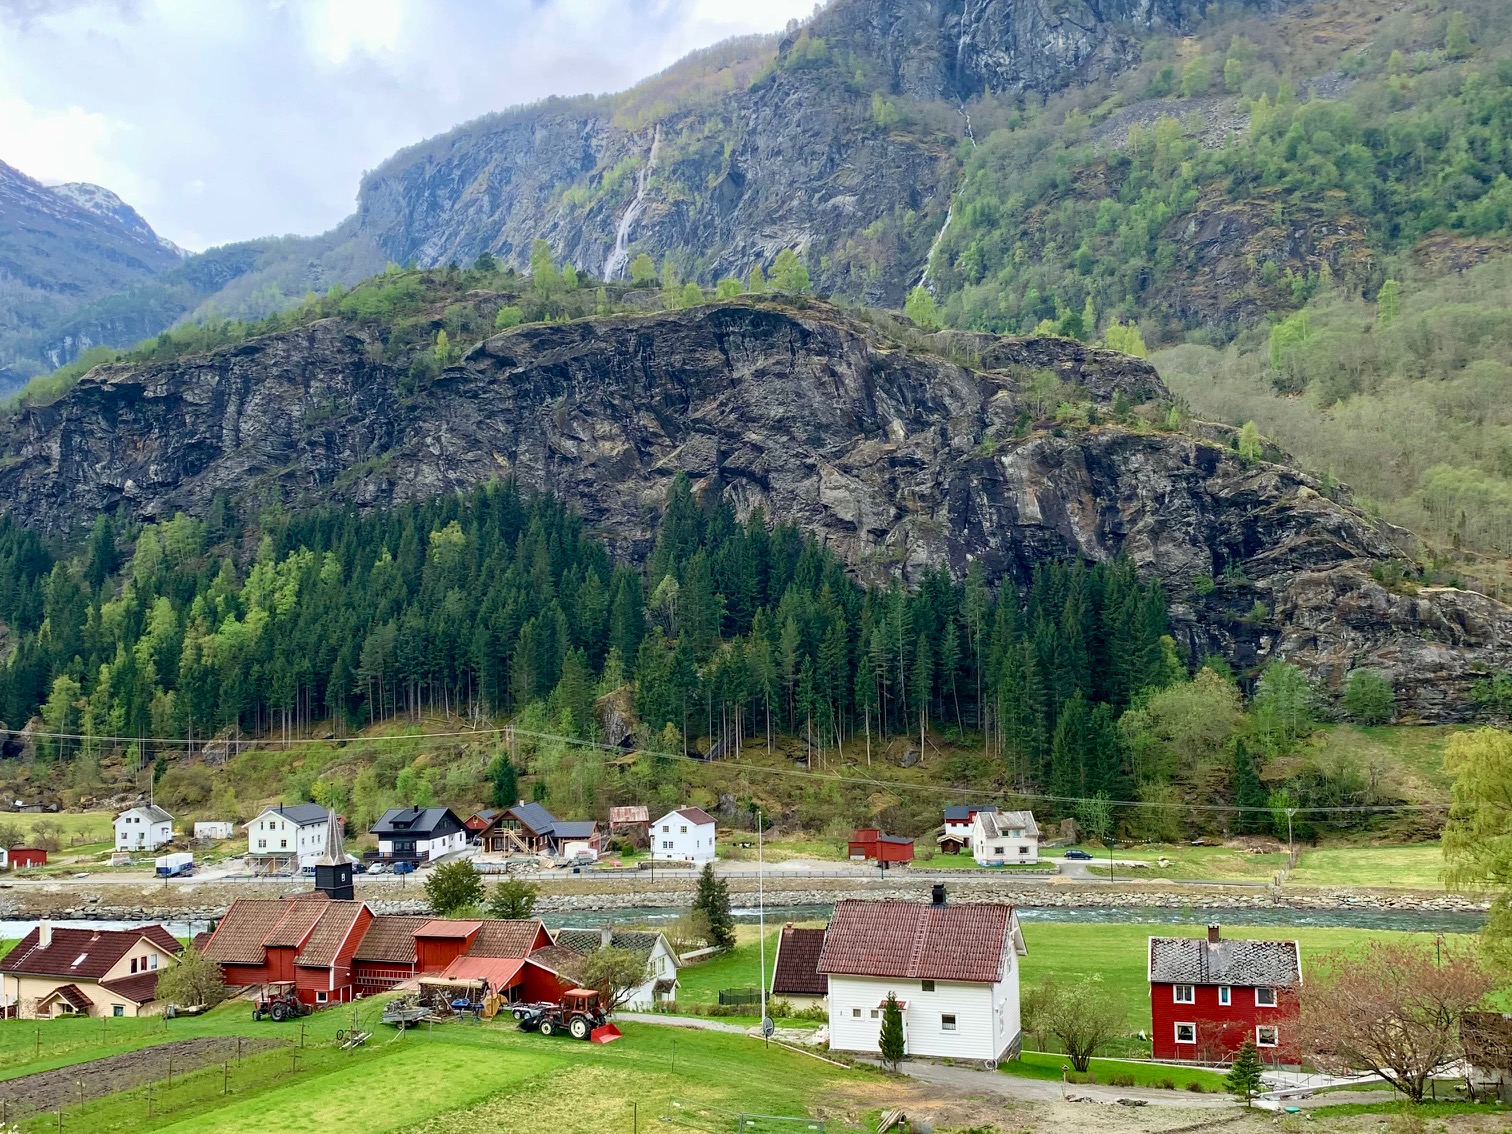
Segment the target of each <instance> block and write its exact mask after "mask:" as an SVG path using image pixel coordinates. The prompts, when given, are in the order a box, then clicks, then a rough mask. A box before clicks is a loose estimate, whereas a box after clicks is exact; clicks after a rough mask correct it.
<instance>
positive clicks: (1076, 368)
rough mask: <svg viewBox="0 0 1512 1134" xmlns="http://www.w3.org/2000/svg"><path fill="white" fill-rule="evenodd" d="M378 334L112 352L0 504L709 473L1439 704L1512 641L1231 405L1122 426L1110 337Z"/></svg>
mask: <svg viewBox="0 0 1512 1134" xmlns="http://www.w3.org/2000/svg"><path fill="white" fill-rule="evenodd" d="M371 346H372V344H371V343H370V341H369V339H368V337H367V335H366V334H365V333H364V332H361V331H358V330H355V329H353V328H351V327H348V326H345V325H343V324H341V323H339V322H337V321H334V320H329V321H326V322H322V323H317V324H315V325H313V326H310V327H308V328H305V329H303V330H300V331H295V332H288V333H284V334H279V335H273V336H269V337H267V338H264V339H260V340H257V341H254V342H250V343H247V344H244V345H242V346H238V347H235V348H228V349H225V350H222V351H219V352H217V353H215V354H212V355H209V356H207V357H204V358H200V359H193V360H182V361H179V362H175V363H165V364H159V365H148V366H144V367H141V368H139V369H127V368H124V367H104V368H100V369H98V370H96V371H95V372H94V373H93V374H92V375H91V376H89V377H88V378H86V379H85V380H84V381H82V382H81V383H80V384H79V385H78V386H77V387H76V388H75V389H74V390H73V391H71V392H70V393H69V394H68V395H66V396H65V397H64V398H62V399H61V400H60V401H58V402H57V403H55V404H53V405H51V406H46V407H39V408H34V409H28V410H26V411H24V412H23V413H21V414H20V415H18V416H17V417H15V418H14V419H12V420H11V421H10V422H9V423H8V425H7V427H6V429H5V431H4V434H3V438H0V502H3V504H4V506H5V508H6V509H7V510H8V511H9V512H10V513H11V514H12V515H13V516H14V517H15V518H16V519H18V520H19V521H21V522H23V523H28V524H33V525H36V526H39V527H42V528H45V529H47V530H50V531H65V530H70V529H76V528H78V527H80V526H81V525H83V524H87V523H88V522H89V520H90V519H91V518H92V517H93V516H94V515H95V514H96V513H98V512H100V511H103V510H111V509H115V508H117V507H124V508H125V509H126V510H127V511H128V512H130V513H132V514H135V515H137V516H140V517H143V518H152V517H166V516H168V515H171V514H172V513H173V512H175V511H177V510H180V509H182V510H186V511H189V512H197V511H200V510H202V509H204V508H205V507H206V506H207V505H208V503H209V501H210V499H211V497H212V495H213V494H214V493H216V492H218V491H225V492H227V493H229V494H230V496H231V497H232V498H233V499H235V500H237V501H242V502H245V503H246V504H247V505H248V506H250V505H251V504H252V503H254V502H258V503H260V502H264V501H271V500H279V501H282V502H284V503H287V504H289V505H295V506H297V505H300V504H304V503H312V502H317V501H326V500H330V499H335V500H338V501H347V502H349V503H351V504H353V505H355V506H358V507H363V508H366V507H372V506H378V505H382V504H386V503H389V502H393V501H403V500H413V499H419V498H423V497H427V496H431V495H434V494H436V493H439V492H446V491H451V490H454V489H459V488H464V487H467V486H470V485H473V484H476V483H479V482H481V481H486V480H489V479H493V478H498V477H503V476H514V477H517V478H518V479H519V480H520V481H521V482H522V483H523V484H525V485H527V486H530V487H532V488H536V489H541V490H545V491H549V492H553V493H557V494H559V495H560V496H562V497H563V498H564V499H566V500H568V501H569V502H570V503H571V504H572V505H573V506H574V507H576V508H578V509H579V510H581V511H582V513H583V514H584V515H585V516H586V518H587V519H588V521H589V523H590V524H591V526H592V527H593V528H594V529H595V530H597V531H598V532H600V533H601V534H603V535H604V536H605V537H606V538H607V539H609V541H610V542H611V543H612V544H613V545H614V546H616V547H617V548H619V549H620V550H621V551H625V552H633V551H637V550H643V549H644V548H645V547H646V545H647V541H648V538H649V517H651V516H653V515H654V514H655V513H656V510H657V509H658V507H659V506H660V503H661V501H662V500H663V498H664V494H665V491H666V488H667V485H668V484H669V483H670V481H671V479H672V477H673V476H674V475H675V474H676V473H677V472H679V471H683V470H686V471H688V472H689V473H690V474H692V475H693V476H694V477H695V478H696V479H697V481H698V483H699V484H700V486H702V487H705V488H713V487H718V488H720V489H721V490H722V491H723V492H724V493H725V494H726V495H727V497H728V498H729V499H730V500H731V501H732V502H733V503H734V504H735V505H736V507H737V508H738V510H739V511H741V512H742V513H748V512H749V511H750V510H751V509H754V508H756V507H763V508H765V509H767V511H768V512H769V514H772V515H775V516H777V517H780V518H783V519H787V520H792V521H795V522H797V523H800V524H801V525H803V526H804V527H805V528H807V529H808V530H810V531H812V532H814V533H815V534H816V535H817V536H818V538H820V539H821V540H823V541H824V542H825V543H827V544H828V545H829V546H830V547H832V548H833V549H835V550H836V551H837V552H838V553H839V554H841V555H843V556H844V557H845V558H846V559H847V560H848V561H849V562H850V563H852V564H853V565H854V567H855V569H856V570H857V572H858V573H860V574H861V575H863V576H865V577H869V578H878V577H884V576H886V575H887V574H889V573H891V572H894V571H901V572H903V573H904V574H905V575H917V573H918V572H920V571H921V570H923V569H924V568H926V567H930V566H933V565H936V564H944V565H946V566H948V567H949V568H950V569H951V570H952V571H956V572H962V571H964V570H965V569H966V567H967V565H968V563H969V562H970V561H971V560H973V559H976V560H980V561H981V562H982V563H983V565H984V566H985V567H986V569H987V572H988V574H989V576H991V577H993V578H1013V579H1015V580H1019V581H1023V580H1025V579H1026V578H1027V577H1028V576H1029V573H1030V572H1031V571H1032V570H1033V567H1034V565H1035V564H1036V563H1038V562H1041V561H1043V560H1046V559H1051V558H1056V559H1061V558H1067V557H1081V558H1085V559H1101V558H1105V557H1108V556H1114V555H1127V556H1129V557H1130V558H1131V559H1133V561H1134V562H1136V563H1137V564H1138V565H1139V566H1140V567H1141V569H1143V570H1145V571H1147V572H1149V573H1152V574H1155V575H1158V576H1159V577H1160V578H1161V579H1162V580H1163V581H1164V582H1165V585H1166V586H1167V588H1168V589H1169V592H1170V594H1171V596H1172V599H1173V612H1172V614H1173V621H1174V624H1175V626H1176V629H1177V633H1178V635H1179V637H1180V638H1181V640H1182V644H1183V646H1185V647H1186V648H1187V649H1188V650H1190V651H1191V652H1192V653H1193V654H1194V655H1195V656H1202V655H1204V654H1208V653H1223V654H1225V655H1226V656H1228V657H1230V658H1231V659H1232V660H1233V661H1234V662H1236V663H1237V664H1238V665H1240V666H1245V667H1248V666H1252V665H1255V664H1258V663H1260V662H1263V661H1264V660H1265V659H1267V658H1270V657H1274V656H1283V657H1289V658H1293V659H1295V660H1297V661H1298V662H1300V663H1302V664H1304V665H1306V666H1307V667H1308V668H1309V669H1310V670H1311V671H1313V672H1315V673H1317V674H1318V675H1320V676H1321V677H1322V678H1323V679H1324V680H1325V681H1327V682H1331V683H1337V682H1338V681H1340V680H1342V678H1343V676H1344V674H1345V673H1346V672H1347V671H1348V670H1349V669H1350V668H1353V667H1355V666H1358V665H1371V666H1376V667H1378V668H1381V669H1382V670H1384V671H1386V672H1387V673H1389V674H1390V675H1391V676H1392V677H1393V680H1394V682H1395V684H1396V686H1397V688H1398V690H1399V693H1400V696H1401V707H1402V709H1403V711H1404V713H1406V714H1407V715H1409V716H1417V717H1419V718H1421V719H1429V720H1447V719H1455V718H1457V717H1459V716H1461V715H1463V714H1464V713H1465V712H1466V711H1467V710H1468V707H1469V704H1470V701H1469V698H1468V696H1467V694H1468V691H1469V687H1470V684H1471V682H1472V681H1473V680H1475V679H1476V677H1475V674H1476V669H1477V667H1480V668H1505V667H1507V666H1508V665H1509V664H1512V649H1509V647H1508V646H1507V645H1506V644H1505V643H1508V642H1512V611H1509V610H1508V609H1507V608H1505V607H1503V606H1500V605H1499V604H1496V603H1493V602H1491V601H1490V600H1488V599H1485V598H1483V597H1482V596H1479V595H1474V594H1469V593H1465V592H1460V591H1453V590H1443V589H1439V590H1428V589H1425V590H1422V591H1419V592H1417V593H1415V594H1411V595H1408V594H1402V593H1393V592H1390V591H1388V590H1387V589H1386V588H1384V587H1382V586H1381V585H1380V584H1378V583H1376V582H1375V581H1374V580H1373V578H1372V577H1371V573H1370V568H1371V567H1372V565H1374V564H1378V563H1380V562H1382V561H1385V560H1389V559H1392V558H1396V557H1401V556H1404V555H1406V554H1408V553H1409V551H1410V537H1409V536H1408V535H1407V534H1406V533H1404V532H1401V531H1399V530H1396V529H1392V528H1389V527H1385V526H1382V525H1379V524H1376V523H1373V522H1371V521H1370V520H1368V519H1367V518H1366V517H1365V516H1364V515H1363V514H1361V513H1360V512H1358V511H1357V510H1355V509H1354V508H1352V507H1351V506H1350V505H1349V504H1348V503H1347V501H1346V502H1342V503H1341V502H1336V501H1335V500H1332V499H1329V498H1327V497H1325V496H1323V495H1322V494H1321V493H1320V489H1319V486H1318V485H1317V484H1315V483H1314V482H1313V481H1311V480H1310V479H1308V478H1307V477H1306V476H1304V475H1302V474H1300V473H1298V472H1296V471H1295V470H1293V469H1291V468H1288V467H1286V466H1285V465H1282V464H1276V463H1269V462H1258V463H1255V464H1246V463H1245V462H1244V461H1242V460H1240V459H1239V457H1238V456H1237V454H1236V453H1235V452H1234V450H1233V449H1232V448H1231V447H1230V446H1229V445H1228V444H1227V442H1228V435H1227V433H1226V432H1225V431H1224V430H1222V429H1220V428H1218V427H1210V428H1207V429H1205V430H1201V431H1198V435H1195V436H1194V435H1188V434H1178V433H1165V432H1159V431H1155V430H1153V429H1150V428H1148V427H1133V426H1123V425H1118V424H1111V423H1109V418H1108V410H1109V407H1110V403H1112V402H1113V400H1114V399H1115V398H1119V400H1120V402H1124V401H1128V402H1134V403H1139V402H1148V401H1158V400H1160V399H1162V398H1163V397H1165V390H1164V387H1163V386H1162V384H1161V382H1160V380H1159V377H1158V376H1157V375H1156V374H1155V372H1154V370H1153V369H1151V368H1150V367H1149V366H1148V365H1147V364H1145V363H1142V362H1139V361H1138V360H1133V359H1128V358H1125V357H1123V356H1120V355H1115V354H1112V353H1109V352H1106V351H1099V350H1093V349H1090V348H1086V347H1083V346H1080V345H1079V344H1076V343H1071V342H1068V341H1065V340H1059V339H1025V340H1012V339H994V338H989V337H987V336H965V335H948V334H947V335H944V336H939V337H938V338H936V339H935V340H934V341H933V342H932V343H930V342H922V341H919V340H917V339H911V338H909V337H907V336H901V337H894V336H893V335H892V333H891V332H890V331H889V330H888V329H887V328H886V327H882V328H876V327H870V326H868V325H866V324H863V323H858V322H855V321H853V320H850V319H849V318H847V317H845V316H843V315H841V314H840V313H839V312H837V311H835V310H834V309H832V308H829V307H827V306H825V305H822V304H811V305H808V306H806V307H804V308H802V309H797V310H795V309H790V308H786V307H781V306H777V305H774V304H767V303H757V302H749V301H748V302H737V303H729V304H721V305H713V306H707V307H702V308H697V309H694V310H691V311H686V312H679V313H666V314H657V315H648V316H636V317H629V316H626V317H616V318H608V319H601V320H584V321H579V322H574V323H567V324H553V325H537V326H530V327H525V328H521V329H519V330H516V331H513V332H509V333H506V334H503V335H500V336H497V337H495V338H492V339H489V340H487V341H485V342H484V343H481V344H480V345H479V346H477V347H476V348H474V349H473V350H472V351H471V352H469V354H468V355H467V356H466V357H465V358H464V359H463V360H462V361H461V362H460V363H459V364H458V365H455V366H452V367H449V368H448V369H446V370H445V371H443V372H442V374H441V375H440V377H439V378H438V379H437V380H436V381H435V382H434V383H433V384H432V385H431V386H430V387H429V388H427V389H426V390H424V391H420V392H418V393H406V392H405V391H406V389H407V387H406V377H405V375H404V373H403V371H402V370H401V369H399V368H391V367H388V366H385V365H382V364H378V363H375V362H374V361H372V360H373V359H374V358H375V357H381V353H380V352H377V351H374V350H372V349H370V348H371ZM951 359H955V360H957V361H951ZM1047 369H1048V370H1052V371H1054V372H1055V373H1057V374H1058V375H1059V376H1060V377H1061V379H1062V381H1064V382H1066V383H1071V384H1074V385H1075V386H1077V387H1079V388H1080V390H1081V391H1083V393H1082V395H1080V396H1083V397H1085V398H1087V399H1090V402H1091V405H1092V408H1093V411H1094V412H1093V414H1092V415H1091V416H1092V417H1094V418H1098V419H1100V421H1101V423H1100V424H1092V425H1088V426H1083V427H1065V428H1053V427H1051V426H1050V425H1049V423H1041V424H1040V425H1038V426H1036V425H1034V423H1033V421H1032V420H1031V419H1032V417H1033V414H1032V413H1031V412H1030V408H1031V404H1032V402H1033V398H1032V396H1031V394H1030V392H1029V391H1030V383H1031V381H1032V379H1033V376H1034V375H1035V374H1037V373H1041V372H1043V371H1044V370H1047ZM1120 395H1121V397H1120ZM1215 577H1217V578H1219V579H1221V580H1222V581H1221V582H1220V583H1219V584H1218V585H1217V586H1216V587H1213V586H1209V585H1206V583H1205V582H1204V584H1203V585H1197V583H1198V581H1199V580H1203V581H1207V580H1212V579H1214V578H1215Z"/></svg>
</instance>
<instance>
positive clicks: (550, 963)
mask: <svg viewBox="0 0 1512 1134" xmlns="http://www.w3.org/2000/svg"><path fill="white" fill-rule="evenodd" d="M529 959H530V960H532V961H534V962H535V963H536V964H538V965H543V966H545V967H546V968H548V969H550V970H551V971H552V972H554V973H556V975H557V976H559V977H564V978H566V979H567V980H570V981H572V982H573V983H574V984H582V983H583V981H584V980H586V979H587V975H588V974H587V969H588V959H587V958H586V957H584V956H583V955H582V954H581V953H574V952H573V951H572V950H571V949H567V948H564V947H563V946H561V945H545V946H542V947H541V948H539V949H537V950H536V951H535V952H533V953H531V954H530V958H529Z"/></svg>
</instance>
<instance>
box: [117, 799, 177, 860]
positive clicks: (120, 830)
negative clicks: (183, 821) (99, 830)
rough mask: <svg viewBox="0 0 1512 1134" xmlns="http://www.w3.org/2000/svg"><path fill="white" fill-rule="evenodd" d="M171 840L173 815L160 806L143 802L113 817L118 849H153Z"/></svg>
mask: <svg viewBox="0 0 1512 1134" xmlns="http://www.w3.org/2000/svg"><path fill="white" fill-rule="evenodd" d="M171 842H173V816H172V815H169V814H168V812H166V811H164V810H163V809H162V808H161V807H158V806H156V805H155V804H151V803H144V804H141V805H140V806H137V807H133V808H131V810H129V811H123V812H121V813H120V814H119V815H117V816H116V818H115V845H116V850H118V851H154V850H157V849H158V847H160V846H162V845H163V844H164V843H171Z"/></svg>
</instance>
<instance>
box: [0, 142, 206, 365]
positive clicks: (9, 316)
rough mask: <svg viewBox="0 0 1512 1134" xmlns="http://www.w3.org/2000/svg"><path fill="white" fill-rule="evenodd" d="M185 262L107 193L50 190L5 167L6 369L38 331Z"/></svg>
mask: <svg viewBox="0 0 1512 1134" xmlns="http://www.w3.org/2000/svg"><path fill="white" fill-rule="evenodd" d="M181 259H182V253H181V252H180V250H179V249H178V248H176V247H175V246H174V245H173V244H172V243H170V242H168V241H165V240H162V239H161V238H160V237H159V236H158V235H157V234H156V233H155V232H153V231H152V228H151V227H150V226H149V225H148V224H147V222H146V221H144V220H143V219H142V218H141V217H140V216H139V215H138V214H137V213H136V211H135V210H134V209H132V208H130V207H129V206H127V205H126V204H125V203H124V202H122V201H121V199H120V198H119V197H117V196H116V195H115V194H114V193H111V192H110V191H109V190H106V189H101V188H100V187H99V186H95V185H77V184H76V185H64V186H59V187H57V188H52V189H50V188H48V187H47V186H45V185H43V184H42V183H41V182H39V181H36V180H33V179H32V178H30V177H28V176H26V174H24V173H22V172H21V171H20V170H17V169H13V168H12V167H11V166H9V165H6V164H5V163H4V162H0V367H9V366H12V365H14V364H15V363H17V362H18V361H21V360H23V359H25V358H26V357H27V355H26V353H25V351H24V346H23V344H24V343H25V340H26V339H27V338H28V337H29V336H30V335H32V334H34V333H35V332H36V331H38V330H39V329H41V328H43V327H45V326H47V325H48V324H50V323H52V322H54V321H56V320H57V319H59V318H61V317H63V316H65V315H67V314H68V313H69V312H71V311H73V310H74V309H76V308H77V307H79V306H80V305H81V304H83V303H87V302H89V301H90V300H93V299H97V298H99V297H101V296H105V295H108V294H110V293H112V292H115V291H118V290H119V289H121V288H123V287H126V286H128V285H130V284H132V283H134V282H136V281H139V280H143V279H148V278H151V277H152V276H155V275H157V274H158V273H160V272H164V271H167V270H168V269H170V268H172V267H174V266H175V265H177V264H178V263H179V261H180V260H181Z"/></svg>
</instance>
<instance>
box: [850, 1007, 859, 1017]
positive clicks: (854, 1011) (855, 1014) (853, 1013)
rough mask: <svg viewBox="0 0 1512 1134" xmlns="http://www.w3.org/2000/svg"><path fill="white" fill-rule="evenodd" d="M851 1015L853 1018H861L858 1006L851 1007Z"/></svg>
mask: <svg viewBox="0 0 1512 1134" xmlns="http://www.w3.org/2000/svg"><path fill="white" fill-rule="evenodd" d="M851 1016H853V1017H854V1018H855V1019H857V1020H859V1019H860V1018H861V1009H859V1008H852V1009H851Z"/></svg>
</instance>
